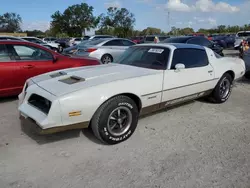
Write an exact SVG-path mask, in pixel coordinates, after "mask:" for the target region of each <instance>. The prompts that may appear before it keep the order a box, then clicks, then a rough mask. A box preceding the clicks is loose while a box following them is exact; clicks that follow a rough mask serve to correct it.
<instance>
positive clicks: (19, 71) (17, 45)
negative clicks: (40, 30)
mask: <svg viewBox="0 0 250 188" xmlns="http://www.w3.org/2000/svg"><path fill="white" fill-rule="evenodd" d="M99 64H100V62H99V60H96V59H91V58H81V57H69V56H64V55H61V54H59V53H56V52H54V51H51V50H50V49H47V48H46V47H43V46H40V45H37V44H34V43H30V42H24V41H10V40H8V41H0V97H5V96H14V95H18V94H19V93H20V92H21V91H22V88H23V85H24V83H25V81H26V80H27V79H28V78H30V77H33V76H36V75H39V74H43V73H46V72H50V71H54V70H59V69H65V68H71V67H80V66H88V65H99Z"/></svg>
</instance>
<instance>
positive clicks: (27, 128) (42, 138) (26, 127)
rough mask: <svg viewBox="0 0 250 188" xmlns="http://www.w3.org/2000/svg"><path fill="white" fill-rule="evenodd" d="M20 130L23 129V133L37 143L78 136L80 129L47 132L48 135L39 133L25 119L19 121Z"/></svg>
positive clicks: (41, 143) (47, 142)
mask: <svg viewBox="0 0 250 188" xmlns="http://www.w3.org/2000/svg"><path fill="white" fill-rule="evenodd" d="M21 130H22V131H23V133H24V134H26V135H27V136H28V137H30V138H31V139H32V140H34V141H36V142H37V143H38V144H39V145H44V144H49V143H53V142H59V141H62V140H67V139H72V138H77V137H79V136H80V132H81V130H69V131H65V132H59V133H54V134H49V135H39V134H38V133H37V132H36V131H35V129H34V125H33V124H31V123H30V122H26V121H21Z"/></svg>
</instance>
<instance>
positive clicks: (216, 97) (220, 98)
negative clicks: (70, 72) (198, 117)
mask: <svg viewBox="0 0 250 188" xmlns="http://www.w3.org/2000/svg"><path fill="white" fill-rule="evenodd" d="M225 83H228V84H229V86H225V88H226V87H229V88H228V90H227V88H226V89H225V92H224V93H223V92H222V89H223V88H224V87H223V85H224V84H225ZM232 85H233V78H232V76H231V75H230V74H228V73H225V74H224V75H223V76H222V77H221V79H220V80H219V82H218V83H217V85H216V87H215V88H214V90H213V92H212V94H211V96H210V99H211V101H212V102H215V103H224V102H226V101H227V99H228V98H229V97H230V95H231V92H232Z"/></svg>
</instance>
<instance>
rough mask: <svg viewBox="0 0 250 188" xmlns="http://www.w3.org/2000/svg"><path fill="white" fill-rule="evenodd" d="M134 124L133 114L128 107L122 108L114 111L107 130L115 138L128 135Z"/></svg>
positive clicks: (109, 118) (110, 116)
mask: <svg viewBox="0 0 250 188" xmlns="http://www.w3.org/2000/svg"><path fill="white" fill-rule="evenodd" d="M131 124H132V113H131V111H130V109H129V108H128V107H125V106H120V107H117V108H116V109H114V110H113V111H112V112H111V113H110V115H109V117H108V123H107V128H108V131H109V132H110V133H111V134H112V135H114V136H121V135H123V134H124V133H126V132H127V131H128V130H129V128H130V127H131Z"/></svg>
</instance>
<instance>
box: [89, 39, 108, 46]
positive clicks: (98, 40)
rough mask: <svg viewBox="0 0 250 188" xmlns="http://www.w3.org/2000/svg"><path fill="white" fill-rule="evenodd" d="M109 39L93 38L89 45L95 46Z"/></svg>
mask: <svg viewBox="0 0 250 188" xmlns="http://www.w3.org/2000/svg"><path fill="white" fill-rule="evenodd" d="M106 40H107V39H96V40H91V41H90V42H88V43H87V45H90V46H94V45H98V44H100V43H102V42H104V41H106Z"/></svg>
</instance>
